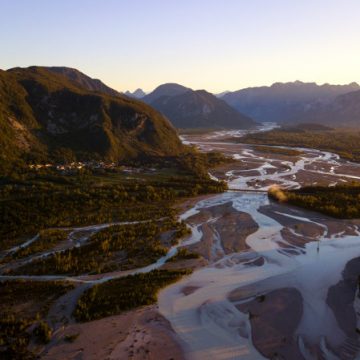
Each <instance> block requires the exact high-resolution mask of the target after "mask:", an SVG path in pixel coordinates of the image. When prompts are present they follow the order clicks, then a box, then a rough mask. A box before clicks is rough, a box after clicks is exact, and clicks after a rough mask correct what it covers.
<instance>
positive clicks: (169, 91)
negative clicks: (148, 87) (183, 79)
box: [142, 83, 191, 104]
mask: <svg viewBox="0 0 360 360" xmlns="http://www.w3.org/2000/svg"><path fill="white" fill-rule="evenodd" d="M187 91H191V89H190V88H187V87H185V86H182V85H179V84H175V83H168V84H163V85H160V86H158V87H157V88H156V89H155V90H153V91H152V92H151V93H150V94H148V95H146V96H145V97H144V98H142V101H144V102H146V103H147V104H151V103H152V102H153V101H154V100H157V99H159V98H161V97H162V96H176V95H181V94H184V93H186V92H187Z"/></svg>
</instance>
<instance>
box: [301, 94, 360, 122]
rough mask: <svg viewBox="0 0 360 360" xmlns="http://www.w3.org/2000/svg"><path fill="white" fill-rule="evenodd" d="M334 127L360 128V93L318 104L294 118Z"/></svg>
mask: <svg viewBox="0 0 360 360" xmlns="http://www.w3.org/2000/svg"><path fill="white" fill-rule="evenodd" d="M294 120H295V121H296V122H305V121H312V122H317V123H320V124H324V125H330V126H334V127H356V128H358V127H360V91H353V92H350V93H347V94H344V95H340V96H338V97H337V98H336V99H335V100H334V101H332V102H330V103H329V104H317V105H316V106H313V107H312V108H310V109H308V110H307V111H306V112H304V113H302V114H299V115H298V116H297V117H295V118H294Z"/></svg>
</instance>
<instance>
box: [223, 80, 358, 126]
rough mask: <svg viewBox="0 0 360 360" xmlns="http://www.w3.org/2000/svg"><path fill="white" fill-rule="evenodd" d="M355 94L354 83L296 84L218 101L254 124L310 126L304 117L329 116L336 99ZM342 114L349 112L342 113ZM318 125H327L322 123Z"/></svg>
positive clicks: (242, 92) (239, 93)
mask: <svg viewBox="0 0 360 360" xmlns="http://www.w3.org/2000/svg"><path fill="white" fill-rule="evenodd" d="M357 90H360V86H359V85H358V84H356V83H351V84H349V85H330V84H324V85H317V84H316V83H304V82H301V81H295V82H292V83H275V84H273V85H271V86H263V87H254V88H246V89H242V90H238V91H234V92H228V93H227V94H225V95H223V96H222V97H221V98H222V99H223V100H224V101H226V102H227V103H228V104H229V105H231V106H233V107H234V108H235V109H237V110H238V111H241V112H243V113H244V114H247V115H248V116H251V117H252V118H254V119H255V120H257V121H261V122H265V121H273V122H278V123H289V122H295V121H306V122H309V119H307V116H308V115H309V114H311V113H312V111H313V110H316V111H318V110H319V109H328V110H327V111H330V112H331V111H332V109H333V105H334V104H335V103H336V102H341V100H340V99H339V98H338V97H341V96H342V95H344V94H347V93H351V92H354V91H357ZM344 105H345V104H344ZM344 111H345V112H347V111H348V110H345V109H344ZM319 120H320V116H319ZM321 122H326V121H325V120H323V119H321ZM332 125H333V124H332Z"/></svg>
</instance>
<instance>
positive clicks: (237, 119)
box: [151, 90, 255, 129]
mask: <svg viewBox="0 0 360 360" xmlns="http://www.w3.org/2000/svg"><path fill="white" fill-rule="evenodd" d="M151 106H153V107H154V108H155V109H157V110H159V111H160V112H161V113H163V114H164V115H166V116H167V117H168V119H170V121H171V122H172V124H173V125H174V126H175V127H177V128H237V129H247V128H250V127H253V126H255V123H254V121H253V120H252V119H250V118H249V117H247V116H244V115H242V114H240V113H239V112H237V111H236V110H235V109H233V108H232V107H230V106H229V105H228V104H226V103H225V101H223V100H220V99H218V98H216V97H215V96H214V95H212V94H210V93H208V92H206V91H205V90H198V91H187V92H186V93H183V94H180V95H177V96H163V97H160V98H159V99H157V100H155V101H153V102H152V103H151Z"/></svg>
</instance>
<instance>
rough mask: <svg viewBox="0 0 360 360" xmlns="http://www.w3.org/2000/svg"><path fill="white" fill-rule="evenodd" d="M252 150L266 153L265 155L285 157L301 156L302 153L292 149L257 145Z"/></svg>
mask: <svg viewBox="0 0 360 360" xmlns="http://www.w3.org/2000/svg"><path fill="white" fill-rule="evenodd" d="M253 148H254V150H257V151H259V152H263V153H267V154H277V155H285V156H301V155H303V154H304V153H303V152H302V151H300V150H294V149H284V148H279V147H273V146H261V145H257V146H254V147H253Z"/></svg>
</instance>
